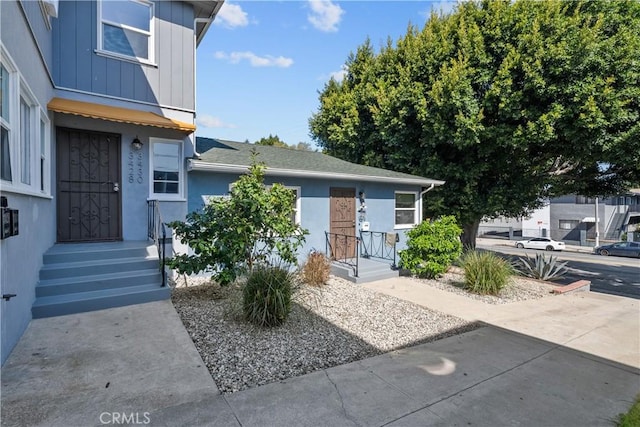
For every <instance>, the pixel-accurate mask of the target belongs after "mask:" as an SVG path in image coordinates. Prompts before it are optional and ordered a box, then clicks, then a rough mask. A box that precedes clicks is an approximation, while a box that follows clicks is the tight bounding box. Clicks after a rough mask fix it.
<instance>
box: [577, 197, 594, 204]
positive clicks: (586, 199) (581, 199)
mask: <svg viewBox="0 0 640 427" xmlns="http://www.w3.org/2000/svg"><path fill="white" fill-rule="evenodd" d="M595 203H596V199H595V198H590V197H585V196H576V205H593V204H595Z"/></svg>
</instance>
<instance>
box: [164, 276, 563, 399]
mask: <svg viewBox="0 0 640 427" xmlns="http://www.w3.org/2000/svg"><path fill="white" fill-rule="evenodd" d="M411 280H413V281H415V282H416V285H417V286H434V287H437V288H438V289H442V290H446V291H449V292H455V293H457V294H460V295H464V296H466V297H468V298H473V299H476V300H481V301H483V302H485V303H488V304H504V303H509V302H515V301H523V300H528V299H537V298H544V297H547V296H550V295H551V291H552V290H553V288H554V286H553V285H551V284H549V283H547V282H541V281H538V280H533V279H527V278H522V277H514V278H513V281H512V284H511V285H510V286H508V287H507V288H505V289H503V291H502V292H501V293H500V295H499V296H490V295H475V294H471V293H469V292H467V291H465V290H464V289H462V283H463V275H462V272H461V271H460V270H459V269H456V268H452V269H451V270H450V271H449V272H448V273H446V274H445V275H444V276H442V277H441V278H439V279H437V280H426V279H417V278H413V279H411ZM177 285H178V286H179V287H177V288H174V290H173V296H172V300H173V304H174V306H175V307H176V310H177V311H178V313H179V315H180V317H181V318H182V322H183V323H184V325H185V327H186V329H187V331H188V332H189V335H190V336H191V339H192V340H193V342H194V343H195V346H196V348H197V349H198V351H199V353H200V355H201V357H202V359H203V360H204V362H205V364H206V365H207V368H208V369H209V372H211V375H212V377H213V379H214V381H215V383H216V384H217V386H218V388H219V389H220V391H221V392H223V393H233V392H236V391H240V390H244V389H247V388H250V387H255V386H258V385H262V384H267V383H270V382H274V381H280V380H284V379H287V378H291V377H295V376H298V375H303V374H306V373H309V372H312V371H316V370H318V369H324V368H329V367H332V366H337V365H341V364H344V363H349V362H353V361H356V360H361V359H364V358H366V357H371V356H375V355H377V354H381V353H384V352H388V351H390V350H394V349H398V348H402V347H406V346H410V345H415V344H419V343H424V342H428V341H435V340H438V339H441V338H444V337H447V336H451V335H456V334H459V333H462V332H466V331H469V330H472V329H475V328H477V327H478V326H477V325H476V324H472V323H468V322H466V321H464V320H462V319H459V318H456V317H453V316H449V315H445V314H442V313H439V312H436V311H432V310H429V309H426V308H424V307H421V306H418V305H415V304H412V303H409V302H406V301H403V300H400V299H397V298H394V297H391V296H387V295H383V294H379V293H376V292H374V291H371V290H369V289H366V288H363V287H362V286H359V285H356V284H353V283H350V282H347V281H345V280H342V279H340V278H336V277H333V276H332V277H331V279H330V281H329V283H328V284H327V285H325V286H323V287H321V288H316V287H310V286H306V285H305V286H303V287H301V289H300V292H299V293H298V294H297V297H296V303H295V304H293V306H292V311H291V314H290V316H289V318H288V319H287V321H286V322H285V324H284V325H282V326H279V327H276V328H271V329H268V328H260V327H256V326H252V325H250V324H249V323H248V322H246V321H244V320H242V319H239V318H238V316H237V314H235V315H234V314H233V313H238V309H239V301H240V295H239V294H238V293H237V292H236V293H235V296H233V295H234V292H233V291H232V290H231V289H230V288H220V287H219V286H218V285H216V284H212V283H210V282H209V281H208V280H207V279H203V278H188V279H185V278H180V279H178V281H177ZM180 286H181V287H180ZM231 301H235V303H231ZM230 307H235V311H234V310H231V309H230Z"/></svg>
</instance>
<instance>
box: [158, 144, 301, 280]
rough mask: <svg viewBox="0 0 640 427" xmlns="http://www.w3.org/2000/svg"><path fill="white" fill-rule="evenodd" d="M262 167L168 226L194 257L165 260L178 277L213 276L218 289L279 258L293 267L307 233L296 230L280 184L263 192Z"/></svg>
mask: <svg viewBox="0 0 640 427" xmlns="http://www.w3.org/2000/svg"><path fill="white" fill-rule="evenodd" d="M264 170H265V166H264V165H263V164H259V163H257V162H256V159H255V154H254V158H253V161H252V165H251V166H250V167H249V172H248V173H247V174H246V175H242V176H241V177H240V179H239V180H238V181H237V182H236V183H235V184H234V186H233V188H232V189H231V191H230V196H229V197H228V198H216V199H212V200H211V201H210V202H209V203H207V204H206V205H205V207H204V209H203V210H202V211H201V212H199V211H198V212H191V213H190V214H188V215H187V220H186V221H185V222H182V221H176V222H172V223H170V224H169V226H170V227H171V228H173V230H174V231H175V233H176V235H177V236H178V237H179V238H180V240H181V241H182V242H184V243H186V244H188V245H189V247H191V248H192V249H193V252H194V254H191V255H189V254H180V255H176V256H175V257H173V258H172V259H171V260H169V265H170V267H171V268H174V269H176V270H177V271H178V272H180V273H183V274H184V273H186V274H193V273H199V272H202V271H207V272H211V273H212V275H213V278H214V279H215V280H216V281H217V282H218V283H220V284H221V285H228V284H229V283H232V282H234V281H235V280H236V279H237V278H238V277H239V276H241V275H242V274H245V273H251V272H252V271H253V269H254V267H256V266H258V265H265V264H268V262H269V261H270V260H273V259H274V258H279V260H280V262H282V263H284V264H294V263H295V262H296V260H297V256H296V255H297V254H296V252H297V250H298V248H300V246H301V245H302V244H303V243H304V241H305V235H307V234H308V231H307V230H304V229H302V228H301V227H300V226H299V225H297V224H295V223H294V222H293V221H292V220H291V218H292V216H293V213H294V210H293V209H294V205H295V195H294V194H293V192H292V191H290V190H288V189H287V188H285V187H284V186H283V185H281V184H274V185H273V186H272V187H271V188H266V187H265V186H264Z"/></svg>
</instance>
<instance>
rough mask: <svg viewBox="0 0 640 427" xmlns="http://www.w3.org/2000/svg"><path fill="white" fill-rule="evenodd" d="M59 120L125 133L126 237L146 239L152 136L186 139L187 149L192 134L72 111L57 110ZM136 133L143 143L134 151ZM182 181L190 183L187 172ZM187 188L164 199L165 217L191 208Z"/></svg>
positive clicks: (180, 214) (63, 123) (174, 216)
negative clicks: (181, 194)
mask: <svg viewBox="0 0 640 427" xmlns="http://www.w3.org/2000/svg"><path fill="white" fill-rule="evenodd" d="M55 124H56V126H61V127H68V128H72V129H82V130H88V131H98V132H111V133H116V134H120V135H121V140H120V141H121V145H122V147H121V158H122V166H121V175H122V176H121V186H120V188H121V194H122V237H123V239H124V240H145V239H146V238H147V200H148V198H149V194H150V192H149V189H150V187H149V185H150V184H149V182H150V172H149V155H150V148H151V144H150V138H167V139H173V140H182V141H183V142H184V143H183V145H184V146H185V151H187V147H190V146H191V145H192V138H191V137H185V135H184V133H180V132H176V131H170V130H166V129H161V128H154V127H150V126H135V125H130V124H121V123H114V122H107V121H104V120H93V119H87V118H84V117H79V116H73V115H68V114H58V113H56V118H55ZM136 137H137V138H138V139H139V140H140V141H141V142H142V143H143V147H142V149H141V150H140V151H134V150H132V148H131V141H132V140H133V139H134V138H136ZM189 150H191V149H189ZM182 185H183V187H186V176H185V179H184V180H183V183H182ZM183 191H184V196H185V198H184V200H182V201H172V202H162V203H161V211H162V214H163V219H164V220H165V221H172V220H174V219H183V218H184V215H185V214H186V212H187V203H186V188H183Z"/></svg>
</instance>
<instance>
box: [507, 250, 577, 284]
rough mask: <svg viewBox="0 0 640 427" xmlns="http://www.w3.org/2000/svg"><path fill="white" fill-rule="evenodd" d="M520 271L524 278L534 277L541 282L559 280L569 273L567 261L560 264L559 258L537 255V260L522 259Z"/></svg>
mask: <svg viewBox="0 0 640 427" xmlns="http://www.w3.org/2000/svg"><path fill="white" fill-rule="evenodd" d="M518 259H519V260H520V263H521V264H522V265H518V266H517V268H518V271H519V272H520V274H522V275H523V276H527V277H532V278H534V279H540V280H555V279H559V278H560V277H562V275H564V273H566V272H567V261H564V262H559V261H558V258H557V257H554V256H553V255H550V256H549V258H547V257H545V256H544V255H542V254H536V257H535V258H531V257H526V258H520V257H518Z"/></svg>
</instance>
